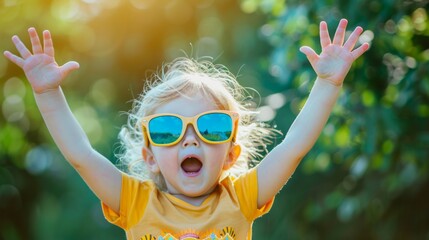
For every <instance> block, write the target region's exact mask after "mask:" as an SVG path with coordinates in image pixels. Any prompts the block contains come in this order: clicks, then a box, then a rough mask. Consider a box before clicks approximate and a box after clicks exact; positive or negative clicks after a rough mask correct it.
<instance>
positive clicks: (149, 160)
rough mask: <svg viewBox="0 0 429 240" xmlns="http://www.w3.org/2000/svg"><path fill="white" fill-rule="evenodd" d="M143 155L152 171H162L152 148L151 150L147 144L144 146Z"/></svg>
mask: <svg viewBox="0 0 429 240" xmlns="http://www.w3.org/2000/svg"><path fill="white" fill-rule="evenodd" d="M142 156H143V161H145V162H146V164H147V166H148V167H149V170H150V171H151V172H153V173H158V172H159V171H160V170H159V167H158V163H157V162H156V160H155V158H154V156H153V153H152V150H150V149H149V148H148V147H146V146H144V147H142Z"/></svg>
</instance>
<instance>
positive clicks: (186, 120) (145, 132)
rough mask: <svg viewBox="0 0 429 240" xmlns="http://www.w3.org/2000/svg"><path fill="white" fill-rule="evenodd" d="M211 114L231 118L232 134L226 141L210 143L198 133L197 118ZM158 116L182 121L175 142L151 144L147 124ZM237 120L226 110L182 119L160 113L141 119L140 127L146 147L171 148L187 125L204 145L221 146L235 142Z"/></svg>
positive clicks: (170, 114) (178, 140) (171, 114)
mask: <svg viewBox="0 0 429 240" xmlns="http://www.w3.org/2000/svg"><path fill="white" fill-rule="evenodd" d="M211 113H223V114H227V115H228V116H230V117H231V120H232V133H231V136H230V137H229V138H228V139H226V140H224V141H210V140H207V139H205V138H204V137H203V136H202V135H201V134H200V131H198V126H197V120H198V118H200V117H201V116H203V115H206V114H211ZM160 116H173V117H177V118H179V119H181V120H182V132H181V133H180V136H179V137H178V138H177V140H176V141H174V142H172V143H167V144H158V143H155V142H153V140H152V138H151V137H150V134H149V133H148V131H149V127H148V124H149V122H150V120H152V119H153V118H156V117H160ZM238 119H239V115H238V113H237V112H233V111H226V110H214V111H207V112H202V113H200V114H197V115H195V116H193V117H184V116H182V115H179V114H173V113H160V114H153V115H149V116H146V117H143V118H142V124H141V125H142V131H143V137H144V139H145V142H146V146H149V143H150V144H151V145H153V146H158V147H168V146H173V145H175V144H177V143H178V142H180V141H181V140H182V138H183V136H184V135H185V132H186V128H187V127H188V125H189V124H191V125H192V127H193V128H194V130H195V132H196V133H197V135H198V137H199V138H200V139H201V140H202V141H204V142H206V143H210V144H221V143H225V142H229V141H233V142H234V141H235V137H236V135H237V128H238Z"/></svg>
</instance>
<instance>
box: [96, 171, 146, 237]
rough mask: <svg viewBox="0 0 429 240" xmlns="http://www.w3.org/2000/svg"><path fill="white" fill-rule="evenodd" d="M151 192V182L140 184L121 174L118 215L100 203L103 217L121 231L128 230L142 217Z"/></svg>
mask: <svg viewBox="0 0 429 240" xmlns="http://www.w3.org/2000/svg"><path fill="white" fill-rule="evenodd" d="M152 191H153V184H152V182H142V181H140V180H138V179H136V178H133V177H131V176H129V175H127V174H125V173H122V184H121V197H120V205H119V213H117V212H115V211H114V210H112V209H111V208H110V207H109V206H107V205H106V204H105V203H103V202H101V208H102V210H103V215H104V217H105V218H106V220H107V221H108V222H110V223H112V224H115V225H117V226H118V227H120V228H122V229H125V230H127V229H129V228H130V227H132V226H133V225H135V224H136V223H138V221H139V220H140V218H141V217H142V216H143V214H144V211H145V209H146V206H147V203H148V199H149V196H150V194H151V192H152ZM136 206H138V207H136Z"/></svg>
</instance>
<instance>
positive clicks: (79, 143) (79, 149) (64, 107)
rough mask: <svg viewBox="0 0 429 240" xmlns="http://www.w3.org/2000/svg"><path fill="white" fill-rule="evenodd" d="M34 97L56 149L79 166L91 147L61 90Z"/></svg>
mask: <svg viewBox="0 0 429 240" xmlns="http://www.w3.org/2000/svg"><path fill="white" fill-rule="evenodd" d="M34 95H35V99H36V102H37V105H38V107H39V110H40V112H41V114H42V117H43V119H44V121H45V124H46V126H47V127H48V130H49V132H50V134H51V136H52V137H53V139H54V141H55V143H56V144H57V146H58V148H59V149H60V150H61V152H62V154H63V155H64V157H65V158H66V159H67V160H68V161H69V162H70V163H71V164H72V165H75V166H78V165H80V164H79V163H80V161H84V158H85V157H88V156H89V155H90V154H89V153H90V152H91V151H92V147H91V144H90V143H89V140H88V138H87V136H86V134H85V132H84V131H83V129H82V128H81V126H80V125H79V123H78V122H77V120H76V118H75V117H74V116H73V114H72V112H71V110H70V108H69V106H68V104H67V102H66V99H65V96H64V94H63V92H62V90H61V88H60V87H59V88H57V89H55V90H50V91H48V92H44V93H41V94H37V93H35V94H34Z"/></svg>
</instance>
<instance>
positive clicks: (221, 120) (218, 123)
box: [142, 110, 238, 147]
mask: <svg viewBox="0 0 429 240" xmlns="http://www.w3.org/2000/svg"><path fill="white" fill-rule="evenodd" d="M189 124H191V125H192V126H193V127H194V129H195V132H196V133H197V135H198V137H199V138H200V139H201V140H203V141H204V142H206V143H210V144H220V143H224V142H228V141H231V140H232V141H234V140H235V135H236V129H237V126H238V113H236V112H231V111H223V110H218V111H208V112H203V113H200V114H198V115H195V116H193V117H184V116H181V115H177V114H171V113H163V114H154V115H150V116H147V117H144V118H143V119H142V129H143V135H144V137H145V140H149V142H150V143H151V144H152V145H153V146H163V147H167V146H172V145H174V144H177V143H178V142H180V140H182V138H183V136H184V135H185V131H186V127H187V126H188V125H189ZM146 142H147V141H146Z"/></svg>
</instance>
